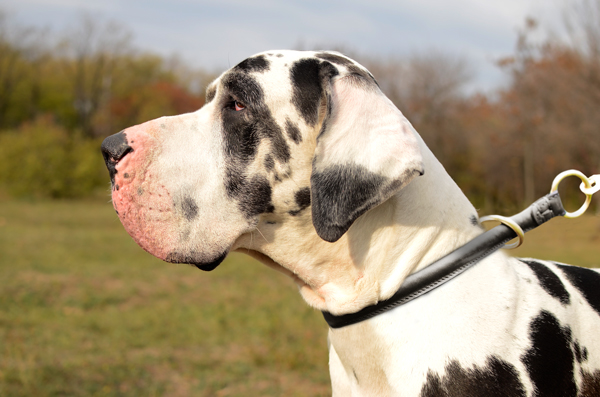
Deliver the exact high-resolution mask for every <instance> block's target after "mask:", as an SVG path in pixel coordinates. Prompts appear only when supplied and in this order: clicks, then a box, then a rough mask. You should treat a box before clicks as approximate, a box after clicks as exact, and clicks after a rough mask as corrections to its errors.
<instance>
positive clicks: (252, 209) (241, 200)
mask: <svg viewBox="0 0 600 397" xmlns="http://www.w3.org/2000/svg"><path fill="white" fill-rule="evenodd" d="M228 179H229V184H227V185H226V187H227V193H228V194H229V195H230V196H231V197H233V198H235V199H237V200H238V206H239V208H240V210H241V211H242V212H243V213H244V215H246V217H248V218H250V217H253V216H256V215H258V214H264V213H271V212H273V211H274V210H275V208H274V207H273V204H272V203H271V186H270V185H269V182H268V181H267V180H266V179H265V178H264V177H262V176H254V177H253V178H248V177H246V176H244V175H237V176H234V175H228Z"/></svg>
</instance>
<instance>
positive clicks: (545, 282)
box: [521, 259, 571, 305]
mask: <svg viewBox="0 0 600 397" xmlns="http://www.w3.org/2000/svg"><path fill="white" fill-rule="evenodd" d="M521 262H523V263H525V264H527V266H529V268H530V269H531V270H533V273H535V275H536V277H537V278H538V281H539V282H540V285H541V286H542V288H543V289H544V291H546V292H547V293H548V294H550V296H552V297H554V298H556V299H558V300H559V301H560V303H562V304H563V305H568V304H569V303H570V302H571V299H570V296H569V292H568V291H567V290H566V288H565V286H564V285H563V283H562V281H560V278H558V276H557V275H556V274H555V273H554V272H553V271H552V270H550V269H549V268H548V266H545V265H544V264H542V263H539V262H535V261H532V260H524V259H521Z"/></svg>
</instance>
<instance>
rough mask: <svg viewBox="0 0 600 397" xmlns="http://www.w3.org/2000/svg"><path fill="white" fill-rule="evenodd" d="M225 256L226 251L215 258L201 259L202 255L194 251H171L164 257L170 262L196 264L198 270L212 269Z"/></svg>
mask: <svg viewBox="0 0 600 397" xmlns="http://www.w3.org/2000/svg"><path fill="white" fill-rule="evenodd" d="M226 256H227V251H225V252H224V253H222V254H221V255H219V256H218V257H216V258H215V259H212V260H208V261H206V260H205V259H203V256H202V255H201V254H200V253H198V252H196V251H190V252H171V253H170V254H168V255H167V258H166V259H165V260H166V261H167V262H171V263H188V264H190V265H194V266H196V267H197V268H198V269H200V270H204V271H207V272H209V271H211V270H214V269H215V268H216V267H217V266H219V264H221V262H223V260H224V259H225V257H226Z"/></svg>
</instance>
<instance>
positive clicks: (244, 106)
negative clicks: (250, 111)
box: [233, 101, 246, 112]
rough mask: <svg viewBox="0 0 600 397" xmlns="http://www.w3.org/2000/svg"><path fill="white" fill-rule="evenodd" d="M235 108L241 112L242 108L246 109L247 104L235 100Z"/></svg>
mask: <svg viewBox="0 0 600 397" xmlns="http://www.w3.org/2000/svg"><path fill="white" fill-rule="evenodd" d="M233 108H234V109H235V111H236V112H239V111H240V110H244V109H246V105H244V104H243V103H241V102H238V101H233Z"/></svg>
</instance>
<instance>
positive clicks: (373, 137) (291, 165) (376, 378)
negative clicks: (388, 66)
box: [103, 51, 600, 396]
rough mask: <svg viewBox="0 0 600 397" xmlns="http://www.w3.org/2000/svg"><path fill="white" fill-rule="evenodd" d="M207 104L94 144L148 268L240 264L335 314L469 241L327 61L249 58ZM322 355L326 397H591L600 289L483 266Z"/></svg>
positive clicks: (404, 148) (578, 272)
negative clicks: (244, 259) (242, 258)
mask: <svg viewBox="0 0 600 397" xmlns="http://www.w3.org/2000/svg"><path fill="white" fill-rule="evenodd" d="M206 98H207V102H206V105H204V106H203V107H202V108H201V109H200V110H198V111H196V112H193V113H189V114H184V115H180V116H174V117H162V118H159V119H156V120H153V121H149V122H147V123H144V124H141V125H138V126H135V127H131V128H128V129H126V130H124V131H122V132H120V133H118V134H115V135H113V136H111V137H109V138H107V139H106V140H105V141H104V143H103V152H104V156H105V159H106V163H107V166H108V169H109V172H110V175H111V180H112V187H113V189H112V201H113V205H114V208H115V210H116V211H117V213H118V215H119V218H120V219H121V222H122V223H123V225H124V226H125V229H126V230H127V232H128V233H129V234H130V235H131V236H132V237H133V238H134V240H135V241H136V242H137V243H138V244H139V245H140V246H141V247H142V248H144V249H145V250H146V251H148V252H150V253H151V254H153V255H155V256H157V257H159V258H161V259H163V260H165V261H168V262H175V263H189V264H193V265H195V266H197V267H198V268H200V269H202V270H212V269H214V268H215V267H216V266H218V265H219V263H221V261H223V259H224V258H225V256H226V255H227V253H229V252H231V251H240V252H244V253H248V254H250V255H251V256H253V257H254V258H257V259H258V260H259V261H261V262H262V263H264V264H266V265H267V266H269V267H272V268H274V269H276V270H279V271H281V272H283V273H285V274H287V275H288V276H289V277H291V278H292V279H293V280H294V281H295V282H296V283H297V284H298V287H299V289H300V293H301V295H302V297H303V298H304V299H305V300H306V302H307V303H308V304H309V305H311V306H312V307H314V308H316V309H319V310H322V311H327V312H330V313H332V314H334V315H338V314H345V313H353V312H356V311H358V310H360V309H362V308H364V307H366V306H368V305H372V304H375V303H377V302H378V301H380V300H384V299H387V298H389V297H390V296H391V295H393V294H394V292H395V291H396V290H397V289H398V288H399V286H400V285H401V284H402V282H403V280H404V279H405V278H406V277H407V276H408V275H410V274H411V273H414V272H416V271H418V270H420V269H422V268H424V267H426V266H427V265H428V264H430V263H432V262H434V261H435V260H437V259H438V258H440V257H441V256H443V255H445V254H447V253H448V252H450V251H452V250H454V249H456V248H457V247H459V246H461V245H463V244H464V243H466V242H467V241H469V240H471V239H472V238H474V237H475V236H477V235H479V234H480V233H482V230H481V228H480V226H479V225H478V222H477V215H476V214H477V213H476V210H475V209H474V208H473V206H472V205H471V204H470V203H469V201H468V200H467V198H466V197H465V196H464V194H463V193H462V192H461V190H460V189H459V188H458V187H457V185H456V184H455V183H454V182H453V180H452V179H451V178H450V177H449V176H448V174H447V173H446V171H445V170H444V168H443V167H442V165H441V164H440V163H439V162H438V161H437V160H436V158H435V157H434V156H433V154H432V153H431V151H430V150H429V149H428V148H427V146H426V145H425V143H424V142H423V140H422V139H421V138H420V137H419V135H418V134H417V133H416V131H415V130H414V129H413V128H412V126H411V125H410V123H409V122H408V121H407V119H406V118H405V117H404V116H403V115H402V113H401V112H400V111H399V110H398V109H397V108H396V107H395V106H394V105H393V104H392V103H391V101H390V100H389V99H387V98H386V96H385V95H384V94H382V92H381V91H380V89H379V87H378V85H377V82H376V81H375V79H374V78H373V76H372V75H371V74H370V73H369V72H368V71H367V70H366V69H365V68H364V67H362V66H361V65H359V64H358V63H356V62H355V61H353V60H351V59H349V58H347V57H345V56H343V55H341V54H338V53H332V52H293V51H273V52H267V53H262V54H259V55H256V56H253V57H251V58H248V59H246V60H245V61H243V62H241V63H240V64H238V65H237V66H235V67H233V68H232V69H230V70H228V71H226V72H225V73H223V74H222V75H221V76H220V77H219V78H217V79H216V80H215V81H214V82H213V83H212V84H210V85H209V87H208V89H207V93H206ZM328 344H329V351H330V359H329V365H330V372H331V382H332V387H333V394H334V395H337V396H363V395H369V396H387V395H402V396H418V395H421V396H592V395H596V396H598V395H600V274H599V273H597V272H595V271H591V270H586V269H581V268H577V267H571V266H566V265H560V264H555V263H550V262H541V261H533V260H516V259H512V258H509V257H507V256H506V255H505V254H503V253H500V252H499V253H495V254H493V255H491V256H489V257H488V258H487V259H485V260H483V261H481V262H480V263H479V264H478V265H477V266H475V267H473V268H471V269H470V270H468V271H466V272H465V273H463V274H462V275H461V276H459V277H457V278H455V279H454V280H452V281H451V282H448V283H446V284H444V285H443V286H441V287H439V288H437V289H435V290H433V291H432V292H429V293H427V294H425V295H423V296H422V297H420V298H418V299H416V300H413V301H411V302H410V303H408V304H405V305H403V306H399V307H397V308H395V309H393V310H391V311H388V312H386V313H384V314H381V315H379V316H376V317H374V318H372V319H370V320H367V321H363V322H361V323H358V324H354V325H350V326H347V327H343V328H338V329H330V331H329V338H328Z"/></svg>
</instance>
